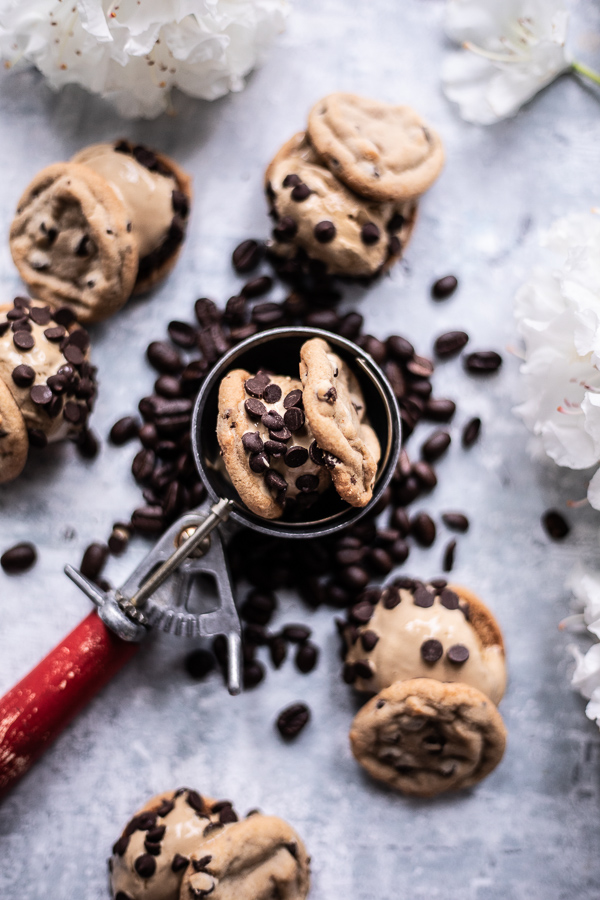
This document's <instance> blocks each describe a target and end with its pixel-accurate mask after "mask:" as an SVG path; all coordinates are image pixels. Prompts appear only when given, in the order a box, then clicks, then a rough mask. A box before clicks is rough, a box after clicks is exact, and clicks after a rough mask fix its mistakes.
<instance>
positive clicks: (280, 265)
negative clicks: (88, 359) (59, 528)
mask: <svg viewBox="0 0 600 900" xmlns="http://www.w3.org/2000/svg"><path fill="white" fill-rule="evenodd" d="M232 261H233V266H234V268H235V270H236V271H237V272H238V273H239V274H245V275H246V274H249V273H253V277H252V278H251V279H250V280H248V281H247V282H246V283H245V284H244V285H243V287H242V288H241V290H240V291H239V293H237V294H236V295H234V296H232V297H230V298H229V300H228V301H227V303H226V304H225V307H224V309H221V308H219V307H218V306H217V305H216V303H214V302H213V301H212V300H210V299H208V298H206V297H203V298H200V299H199V300H197V301H196V303H195V307H194V313H195V321H194V322H182V321H173V322H171V323H170V324H169V326H168V339H165V340H157V341H153V342H152V343H151V344H150V345H149V346H148V349H147V358H148V361H149V363H150V364H151V365H152V367H153V368H154V369H155V370H156V373H157V378H156V381H155V384H154V391H153V392H152V394H150V395H149V396H146V397H143V398H142V399H141V401H140V402H139V404H138V412H137V414H135V413H133V412H130V413H129V414H128V415H126V416H124V417H123V418H122V419H120V420H119V421H118V422H116V423H115V425H114V426H113V428H112V429H111V432H110V440H111V441H112V443H114V444H117V445H121V444H125V443H126V442H128V441H134V440H135V441H138V442H139V449H138V451H137V453H136V454H135V457H134V459H133V463H132V472H133V476H134V478H135V479H136V481H137V482H138V484H139V485H140V488H141V490H142V496H143V499H144V503H143V504H142V505H140V506H139V507H138V508H137V509H136V510H134V512H133V514H132V516H131V519H130V521H128V522H117V523H115V525H114V526H113V531H112V534H111V537H110V538H109V541H108V543H107V544H94V545H92V547H91V548H88V550H87V551H86V555H85V556H84V568H85V570H86V572H87V573H88V577H92V578H93V579H95V580H96V581H98V583H101V584H104V582H102V579H101V569H102V566H103V564H104V561H105V559H106V556H107V555H108V553H109V552H110V553H121V552H123V550H124V549H125V547H126V545H127V541H128V539H129V536H130V535H131V533H133V532H136V533H139V534H143V535H149V536H153V537H154V536H158V535H160V534H161V533H162V532H163V531H164V529H165V528H166V527H167V526H168V525H169V524H170V523H171V522H172V521H173V520H174V519H175V518H177V517H178V516H180V515H181V514H182V513H184V512H186V511H187V510H189V509H192V508H194V507H195V506H197V505H198V504H199V503H201V502H202V500H204V498H205V495H206V494H205V489H204V487H203V485H202V483H201V481H200V479H199V476H198V473H197V471H196V468H195V465H194V460H193V456H192V449H191V442H190V423H191V415H192V409H193V403H194V398H195V396H196V394H197V392H198V389H199V388H200V385H201V384H202V381H203V379H204V378H205V377H206V375H207V373H208V372H209V371H210V369H211V367H212V366H213V365H214V364H215V363H216V362H217V360H218V359H220V357H221V356H222V355H223V354H224V353H226V352H227V351H228V350H229V349H230V348H231V347H233V346H235V345H236V344H237V343H239V342H240V341H242V340H245V339H246V338H248V337H250V336H252V335H254V334H256V333H258V332H260V331H263V330H265V329H267V328H273V327H275V326H286V325H290V326H293V325H307V326H311V327H316V328H323V329H326V330H328V331H332V332H334V333H336V334H339V335H342V336H343V337H345V338H348V339H350V340H352V341H354V342H356V343H357V344H358V345H359V346H360V347H362V348H363V349H364V350H365V352H367V353H369V354H370V355H371V356H372V358H373V359H374V361H375V362H376V363H377V364H378V365H379V366H380V367H381V368H382V370H383V371H384V373H385V375H386V376H387V378H388V380H389V382H390V384H391V386H392V389H393V391H394V394H395V396H396V398H397V400H398V404H399V407H400V413H401V418H402V437H403V447H404V449H403V450H402V453H401V455H400V459H399V461H398V465H397V467H396V471H395V473H394V476H393V478H392V482H391V484H390V486H389V487H388V488H387V490H386V491H385V493H384V494H383V496H382V497H381V499H380V501H379V503H378V504H377V506H376V508H375V509H373V511H372V512H371V513H370V515H369V516H368V517H366V518H364V519H362V520H361V521H360V522H358V523H357V524H355V525H353V526H351V527H349V528H347V529H346V530H345V531H344V532H343V533H342V534H337V535H333V536H330V537H327V538H319V539H318V540H303V541H287V540H281V539H277V538H271V537H267V536H265V535H262V534H258V533H256V532H253V531H249V530H240V531H238V532H237V534H236V535H235V537H234V538H233V539H232V541H231V543H230V546H229V549H228V553H229V559H230V564H231V567H232V571H233V575H234V578H235V579H236V580H237V581H245V582H249V583H250V585H251V586H252V590H251V591H250V593H249V594H248V596H247V598H246V600H245V601H244V602H243V603H242V605H241V616H242V619H243V621H244V634H243V638H244V640H243V646H244V682H245V686H246V687H247V688H248V687H254V686H256V685H257V684H259V683H260V682H261V681H262V680H263V679H264V677H265V666H264V663H263V661H262V660H261V659H259V658H258V651H259V648H265V650H266V654H267V658H268V659H270V662H271V664H272V665H273V666H274V667H275V668H279V667H280V666H281V665H282V664H283V662H284V660H285V659H286V657H287V656H288V651H289V649H290V645H291V646H292V647H293V649H294V653H293V655H294V662H295V665H296V667H297V669H298V670H299V671H300V672H303V673H307V672H310V671H312V669H314V667H315V666H316V664H317V661H318V649H317V647H316V646H315V645H314V644H313V643H312V642H311V641H310V629H308V628H306V626H304V625H299V624H294V625H287V626H285V627H283V628H282V629H279V630H277V631H272V630H270V629H269V628H268V626H269V624H270V622H271V618H272V616H273V614H274V611H275V609H276V603H277V601H276V596H275V594H274V591H277V590H278V589H280V588H283V587H290V588H294V589H296V590H297V591H298V592H299V593H300V595H301V596H302V597H303V599H304V600H305V601H306V602H307V604H308V605H309V606H310V607H313V608H314V607H317V606H320V605H321V604H327V605H329V606H332V607H335V608H338V609H339V608H351V607H353V606H354V605H355V604H356V603H357V602H359V599H360V597H361V595H362V594H363V592H365V591H366V590H368V589H369V584H370V582H371V581H372V580H376V581H381V580H382V579H384V578H385V577H386V576H387V575H388V574H389V573H390V572H392V570H393V569H395V568H397V567H399V566H402V565H403V564H404V563H405V562H406V560H407V559H408V558H409V555H410V551H411V546H412V545H413V544H415V543H416V544H419V545H420V546H423V547H431V546H433V545H434V543H435V541H436V537H437V533H438V528H439V523H437V524H436V522H435V521H434V520H433V518H432V517H431V516H430V515H429V514H428V513H427V512H426V511H425V510H422V509H418V510H416V511H414V512H413V511H412V510H413V504H415V502H416V501H418V500H421V499H422V498H424V497H426V496H427V495H428V494H429V493H430V492H431V491H432V490H433V489H434V488H435V486H436V484H437V480H438V476H437V472H436V469H435V464H436V463H437V462H438V460H440V459H441V458H442V456H443V455H444V453H446V451H447V450H448V448H449V446H450V444H451V441H452V438H451V435H450V432H449V431H448V428H447V426H448V424H449V423H450V422H451V420H452V419H453V417H454V415H455V412H456V404H455V403H454V401H453V400H451V399H449V398H447V397H437V396H435V395H434V393H433V386H432V382H431V378H432V375H433V372H434V368H435V365H434V362H433V360H432V359H430V358H429V357H426V356H422V355H420V354H418V353H417V352H416V351H415V348H414V347H413V345H412V344H411V342H410V341H409V340H407V339H406V338H405V337H404V336H402V335H397V334H394V335H389V336H388V337H387V338H385V339H381V338H378V337H376V336H374V335H372V334H368V333H366V332H365V331H364V328H363V324H364V323H363V317H362V315H361V314H360V313H359V312H358V311H350V312H345V313H342V312H339V311H338V309H337V305H338V302H339V300H340V299H341V294H340V291H339V288H338V283H337V282H335V281H334V280H333V279H331V278H330V277H329V276H327V275H326V274H325V273H324V271H323V267H322V266H321V265H320V264H318V263H317V264H314V263H312V262H310V261H308V260H304V261H302V260H299V259H295V260H291V261H290V260H281V259H279V258H272V259H271V258H269V253H268V249H267V247H266V245H265V244H264V243H262V242H260V241H256V240H247V241H244V242H243V243H242V244H240V245H239V246H238V247H237V248H236V249H235V250H234V252H233V260H232ZM269 265H270V266H271V269H270V271H268V270H267V271H268V273H267V271H265V269H266V267H267V266H269ZM256 270H257V271H256ZM282 283H283V284H284V285H286V286H287V290H286V296H285V298H284V299H280V300H277V301H275V300H269V299H265V297H266V295H267V294H269V292H271V291H272V290H273V288H274V287H275V286H276V285H278V286H281V284H282ZM457 284H458V282H457V280H456V278H454V276H445V277H444V278H443V279H441V280H440V281H438V282H437V283H436V285H435V286H434V288H433V289H432V292H433V295H434V296H435V297H436V298H437V299H443V298H445V297H447V296H449V295H450V294H451V293H452V292H453V291H454V290H455V289H456V287H457ZM468 341H469V336H468V335H467V334H466V333H465V332H459V331H455V332H448V333H446V334H444V335H441V336H439V337H438V338H437V340H436V341H435V344H434V352H435V354H436V355H437V356H438V357H440V358H448V357H451V356H454V355H457V354H459V353H460V352H461V351H462V350H463V348H464V347H465V346H466V345H467V343H468ZM500 364H501V358H500V357H499V356H498V354H496V353H494V352H493V351H478V352H473V353H471V354H469V355H468V356H467V357H466V358H465V369H466V371H467V372H472V373H475V374H481V373H485V372H491V371H495V370H497V369H498V367H499V366H500ZM421 421H428V422H433V423H438V424H439V426H440V427H439V428H438V429H437V430H435V431H434V432H433V434H431V435H430V436H429V437H428V438H427V440H426V441H425V442H424V443H423V444H422V445H421V446H420V447H419V448H418V449H417V450H416V452H415V451H414V450H412V451H411V454H412V455H411V456H409V454H408V451H407V449H406V448H407V442H408V441H409V438H410V436H411V435H412V433H413V431H414V430H415V428H416V426H417V424H418V423H419V422H421ZM480 428H481V421H480V419H478V418H475V419H472V420H471V421H470V422H468V423H467V425H466V426H465V427H464V429H463V432H462V445H463V447H470V446H471V445H472V444H473V443H474V442H475V441H476V440H477V438H478V436H479V433H480ZM384 512H385V519H384V521H383V522H382V521H381V514H382V513H384ZM442 519H443V526H444V528H445V529H450V530H454V531H455V532H457V533H461V532H464V531H466V530H467V528H468V524H469V523H468V520H467V518H466V516H465V515H464V514H463V513H461V512H457V511H448V512H447V513H445V514H444V516H443V517H442ZM92 548H93V549H92ZM455 551H456V540H455V539H452V540H450V542H449V543H447V545H446V546H445V548H444V550H443V553H442V555H441V559H440V565H441V566H442V568H443V569H444V570H445V571H449V570H450V569H451V568H452V565H453V562H454V555H455ZM213 652H214V654H215V657H216V660H217V662H218V663H219V665H220V666H221V667H224V666H225V665H226V652H227V645H226V641H225V640H224V639H221V638H217V639H216V640H215V641H214V644H213ZM186 667H187V669H188V671H189V672H190V674H191V675H192V677H202V675H203V674H206V673H207V672H208V671H210V669H211V666H210V665H209V664H208V662H207V657H206V655H205V653H204V652H203V653H202V654H200V655H198V651H194V653H193V654H191V655H190V657H189V658H188V661H187V663H186Z"/></svg>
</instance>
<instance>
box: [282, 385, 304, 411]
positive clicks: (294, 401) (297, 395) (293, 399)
mask: <svg viewBox="0 0 600 900" xmlns="http://www.w3.org/2000/svg"><path fill="white" fill-rule="evenodd" d="M297 406H302V391H301V390H298V389H296V390H293V391H290V392H289V394H286V396H285V397H284V400H283V407H284V409H292V408H294V407H297Z"/></svg>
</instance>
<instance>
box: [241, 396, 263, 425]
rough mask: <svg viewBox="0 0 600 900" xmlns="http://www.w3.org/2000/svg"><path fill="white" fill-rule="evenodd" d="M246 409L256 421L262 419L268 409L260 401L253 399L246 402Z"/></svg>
mask: <svg viewBox="0 0 600 900" xmlns="http://www.w3.org/2000/svg"><path fill="white" fill-rule="evenodd" d="M244 409H245V410H246V412H247V413H248V415H249V416H250V418H251V419H254V421H257V420H258V419H262V417H263V416H266V414H267V408H266V406H265V405H264V404H263V403H261V402H260V400H255V399H251V400H246V401H244Z"/></svg>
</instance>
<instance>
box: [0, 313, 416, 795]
mask: <svg viewBox="0 0 600 900" xmlns="http://www.w3.org/2000/svg"><path fill="white" fill-rule="evenodd" d="M312 337H321V338H323V339H324V340H326V341H328V342H329V344H330V345H331V346H332V347H333V349H334V350H335V352H336V353H337V354H339V356H341V357H342V358H343V359H344V360H345V361H346V362H347V363H348V364H349V365H351V366H352V367H353V370H354V373H355V375H356V377H357V378H358V380H359V381H360V384H361V387H362V390H363V393H364V396H365V402H366V405H367V408H368V410H369V417H370V421H371V425H372V426H373V428H374V430H375V432H376V434H377V437H378V438H379V442H380V444H381V450H382V455H381V460H380V463H379V470H378V473H377V479H376V482H375V486H374V488H373V496H372V499H371V501H370V502H369V503H368V504H367V506H365V507H363V508H362V509H359V508H355V507H350V506H348V505H347V504H344V503H343V502H342V501H341V499H340V498H339V497H338V496H337V495H336V493H335V491H334V490H333V489H332V490H330V491H329V493H327V492H326V493H325V494H324V495H323V498H322V499H321V501H319V504H320V505H319V512H318V515H319V518H317V519H315V520H312V521H304V522H297V521H289V520H287V519H286V517H285V516H282V518H281V519H276V520H267V519H261V518H259V517H258V516H256V515H254V514H253V513H252V512H250V510H249V509H247V508H246V507H245V506H244V505H243V504H242V502H241V500H240V498H239V497H238V495H237V493H236V492H235V489H234V488H233V486H232V485H231V483H230V482H229V481H228V480H227V479H226V478H224V477H223V475H222V473H221V472H219V470H218V467H217V465H216V462H217V461H218V457H219V446H218V442H217V439H216V421H217V408H218V390H219V384H220V381H221V379H222V378H223V377H224V375H225V374H226V373H227V372H228V371H229V370H230V369H232V368H234V367H235V366H239V367H244V368H247V369H248V370H249V371H258V368H259V367H261V366H267V367H268V368H270V369H271V370H272V371H276V372H280V373H281V374H288V375H293V374H295V375H296V377H297V375H298V371H297V362H296V363H295V361H297V360H298V358H299V351H300V347H301V345H302V343H303V342H304V341H306V340H308V339H310V338H312ZM294 363H295V364H296V370H295V373H294ZM400 436H401V420H400V412H399V410H398V405H397V403H396V399H395V397H394V394H393V391H392V389H391V387H390V385H389V383H388V381H387V379H386V378H385V376H384V374H383V373H382V371H381V370H380V369H379V368H378V366H376V365H375V363H374V362H373V360H372V359H371V358H370V357H369V356H368V355H367V354H366V353H365V352H364V351H363V350H361V348H360V347H357V346H356V344H353V343H351V342H350V341H348V340H346V339H345V338H342V337H340V336H339V335H335V334H330V333H329V332H327V331H321V330H320V329H316V328H300V327H298V328H274V329H271V330H270V331H264V332H262V333H259V334H257V335H254V336H253V337H251V338H248V340H246V341H243V342H242V343H240V344H238V346H237V347H234V348H233V350H230V351H229V353H227V354H226V355H225V356H223V357H222V359H221V360H219V362H218V363H216V365H215V366H213V368H212V369H211V371H210V373H209V374H208V376H207V377H206V378H205V380H204V383H203V385H202V387H201V389H200V392H199V394H198V396H197V398H196V403H195V406H194V412H193V417H192V429H191V440H192V449H193V451H194V459H195V461H196V466H197V468H198V472H199V474H200V477H201V478H202V481H203V482H204V484H205V486H206V489H207V491H208V499H207V500H206V502H205V503H203V504H202V505H201V506H199V507H198V508H197V509H195V510H192V511H191V512H189V513H186V514H185V515H183V516H181V518H179V519H178V520H177V521H176V522H174V523H173V524H172V525H171V526H170V527H169V528H168V529H167V531H166V532H165V533H164V534H163V535H162V537H161V538H160V539H159V541H158V543H157V544H156V546H155V547H154V548H153V549H152V550H151V551H150V553H149V554H148V555H147V556H146V557H145V559H144V560H142V562H141V563H140V565H139V566H138V567H137V569H136V570H135V572H133V573H132V575H131V576H130V577H129V578H128V579H127V581H126V582H125V584H123V585H122V587H121V588H119V589H118V590H113V589H111V590H109V591H102V590H101V589H100V588H99V587H98V586H97V585H96V584H93V583H92V582H91V581H89V580H88V579H87V578H85V577H84V576H83V575H82V574H81V572H78V571H77V570H76V569H74V568H73V567H72V566H66V568H65V572H66V574H67V575H68V576H69V578H71V580H72V581H74V582H75V584H76V585H77V586H78V587H79V588H80V589H81V590H82V591H83V592H84V593H85V594H86V595H87V596H88V597H89V598H90V600H91V601H92V603H94V604H95V606H96V607H97V611H96V610H95V611H94V612H92V613H90V614H89V615H88V616H87V617H86V618H85V619H84V620H83V622H81V623H80V624H79V625H78V626H77V627H76V628H75V629H74V630H73V631H72V632H71V633H70V634H69V635H67V637H66V638H64V640H63V641H62V642H61V643H60V644H59V645H58V646H57V647H55V648H54V649H53V650H51V651H50V653H49V654H48V655H47V656H46V657H45V658H44V659H43V660H42V661H41V662H40V663H39V665H38V666H36V668H35V669H33V670H32V671H31V672H30V673H29V674H28V675H26V676H25V677H24V678H23V679H22V680H21V681H20V682H19V683H18V684H17V685H15V687H14V688H12V690H10V691H9V692H8V693H7V694H5V696H4V697H3V698H0V795H1V794H2V793H4V792H5V791H7V790H9V789H10V787H11V786H12V785H13V784H14V783H15V782H16V781H18V779H19V778H21V777H22V776H23V775H24V774H25V772H27V771H28V769H29V768H30V767H31V765H32V764H33V763H34V762H35V760H36V759H37V758H38V757H39V756H40V755H41V754H42V753H43V751H44V749H45V748H46V747H47V746H48V745H49V744H50V743H52V741H53V740H54V739H55V738H56V737H57V736H58V735H59V734H60V732H61V731H62V730H63V728H65V726H66V725H68V723H69V722H70V721H71V719H72V718H73V716H74V715H75V714H76V713H77V712H79V710H80V709H82V708H83V707H84V706H85V704H86V703H88V702H89V700H91V698H92V697H93V696H94V694H96V693H97V691H99V690H100V689H101V688H102V687H103V686H104V685H105V684H106V683H107V682H108V681H109V680H110V678H111V677H112V676H113V675H115V674H116V673H117V672H118V671H119V669H120V668H121V667H122V666H123V665H124V664H125V663H126V662H127V661H128V660H129V659H131V657H132V656H133V655H134V654H135V652H136V649H137V647H138V645H139V642H140V641H141V640H142V638H143V637H144V635H146V634H147V633H148V631H149V630H150V629H152V628H153V627H160V628H162V629H163V630H164V631H168V632H172V633H174V634H176V635H181V636H184V637H194V636H209V635H216V634H223V635H226V637H227V645H228V672H227V684H228V688H229V691H230V693H232V694H237V693H239V691H240V687H241V664H242V645H241V627H240V622H239V618H238V614H237V611H236V608H235V604H234V601H233V594H232V591H231V579H230V575H229V570H228V566H227V559H226V557H225V553H224V549H223V543H222V535H221V529H220V528H219V527H218V526H219V525H222V524H223V523H225V522H227V521H228V520H230V521H231V522H234V523H236V524H237V525H243V526H245V527H247V528H251V529H253V530H254V531H260V532H262V533H263V534H267V535H270V536H276V537H286V538H291V539H302V538H317V537H322V536H324V535H326V534H331V533H333V532H336V531H340V530H341V529H343V528H346V527H347V526H349V525H351V524H354V523H355V522H357V521H358V520H359V519H361V518H362V517H363V516H364V515H366V514H367V513H368V512H369V511H370V510H372V509H373V507H374V506H375V505H376V504H377V502H378V500H379V499H380V497H381V495H382V494H383V491H384V490H385V488H386V487H387V485H388V484H389V481H390V479H391V477H392V474H393V472H394V469H395V466H396V462H397V460H398V455H399V453H400ZM207 579H208V580H210V581H211V582H212V586H213V587H216V596H215V595H214V594H213V596H211V595H210V592H208V591H207V585H206V581H207Z"/></svg>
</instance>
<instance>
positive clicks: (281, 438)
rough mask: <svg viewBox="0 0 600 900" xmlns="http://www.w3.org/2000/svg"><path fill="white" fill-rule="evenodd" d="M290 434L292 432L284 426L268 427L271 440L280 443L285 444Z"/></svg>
mask: <svg viewBox="0 0 600 900" xmlns="http://www.w3.org/2000/svg"><path fill="white" fill-rule="evenodd" d="M291 436H292V432H291V431H290V429H289V428H286V427H285V426H284V427H283V428H277V429H275V428H271V429H269V437H270V438H271V440H272V441H278V442H279V443H280V444H286V443H287V442H288V441H289V439H290V438H291Z"/></svg>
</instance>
